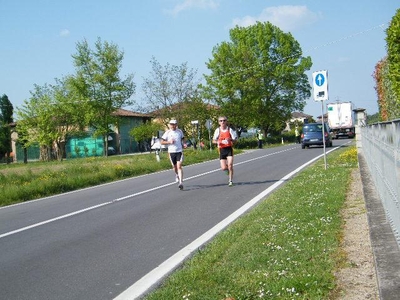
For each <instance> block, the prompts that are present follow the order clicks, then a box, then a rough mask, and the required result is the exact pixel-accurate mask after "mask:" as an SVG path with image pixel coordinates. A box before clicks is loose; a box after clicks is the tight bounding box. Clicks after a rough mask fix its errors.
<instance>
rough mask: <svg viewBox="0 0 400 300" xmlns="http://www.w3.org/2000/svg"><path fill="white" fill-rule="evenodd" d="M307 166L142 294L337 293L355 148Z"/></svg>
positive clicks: (169, 297)
mask: <svg viewBox="0 0 400 300" xmlns="http://www.w3.org/2000/svg"><path fill="white" fill-rule="evenodd" d="M328 158H329V159H328V169H327V170H325V169H324V165H323V161H321V160H320V161H318V162H316V163H315V164H314V165H312V166H311V167H309V168H307V169H306V170H304V171H303V172H301V173H300V174H299V175H297V176H296V177H295V178H293V179H292V180H290V181H289V182H288V183H287V184H285V186H284V187H282V188H280V189H278V190H277V191H276V192H275V193H273V194H272V195H271V196H269V197H268V198H267V199H265V200H264V201H263V202H262V203H261V204H259V205H258V206H257V207H256V208H255V209H253V210H252V211H251V212H249V213H248V214H246V215H245V216H243V217H242V218H240V219H239V220H237V221H236V222H235V223H234V224H232V225H231V226H230V227H229V228H228V229H226V230H225V231H223V232H222V233H221V234H220V235H218V236H217V237H216V238H215V239H214V240H213V241H212V242H211V243H209V244H208V245H206V246H205V247H204V249H200V250H199V251H198V253H196V254H195V255H194V256H193V258H192V259H190V260H188V261H187V262H185V263H184V264H183V266H182V268H180V269H179V270H178V271H176V272H175V273H173V275H171V276H170V277H169V278H168V279H167V280H166V281H165V282H164V283H163V285H162V286H161V287H160V288H159V289H157V290H155V291H153V293H151V294H149V295H148V296H147V298H146V299H157V300H163V299H165V300H173V299H199V300H200V299H201V300H207V299H210V300H211V299H212V300H219V299H226V298H229V297H231V298H232V299H235V300H245V299H246V300H247V299H335V297H336V296H337V293H338V290H337V287H336V283H335V277H334V272H335V270H336V269H337V268H339V267H340V265H341V264H343V257H342V256H343V253H342V251H341V249H340V240H341V234H342V231H341V226H342V220H341V216H340V210H341V208H342V206H343V203H344V201H345V197H346V190H347V188H348V186H349V182H350V178H351V177H350V175H351V171H352V170H353V169H354V168H356V167H357V151H356V149H355V147H350V148H347V149H341V150H338V151H335V152H334V153H331V154H330V155H329V156H328Z"/></svg>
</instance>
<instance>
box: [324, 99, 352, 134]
mask: <svg viewBox="0 0 400 300" xmlns="http://www.w3.org/2000/svg"><path fill="white" fill-rule="evenodd" d="M353 108H354V107H353V104H352V103H351V102H336V103H328V104H327V109H328V124H329V127H330V129H331V131H332V138H334V139H338V138H340V137H348V138H354V136H355V114H354V111H353Z"/></svg>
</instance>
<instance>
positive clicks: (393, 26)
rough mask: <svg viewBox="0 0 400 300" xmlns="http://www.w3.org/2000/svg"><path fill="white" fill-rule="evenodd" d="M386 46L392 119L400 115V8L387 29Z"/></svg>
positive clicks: (390, 116)
mask: <svg viewBox="0 0 400 300" xmlns="http://www.w3.org/2000/svg"><path fill="white" fill-rule="evenodd" d="M386 48H387V54H388V55H387V61H388V65H389V66H388V67H389V68H388V78H389V80H390V87H389V89H390V90H391V91H392V93H393V95H392V97H391V100H389V103H387V105H388V108H389V109H390V110H389V111H388V113H389V118H390V119H395V118H399V117H400V9H398V10H397V11H396V14H395V15H394V17H393V18H392V20H391V22H390V25H389V27H388V28H387V30H386Z"/></svg>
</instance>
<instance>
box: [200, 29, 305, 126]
mask: <svg viewBox="0 0 400 300" xmlns="http://www.w3.org/2000/svg"><path fill="white" fill-rule="evenodd" d="M230 39H231V41H230V42H223V43H221V44H220V45H217V46H216V47H214V49H213V52H212V55H213V58H212V59H210V60H209V62H208V63H207V66H208V68H209V69H210V70H211V74H210V75H205V78H206V81H207V84H208V86H207V87H206V88H205V95H207V97H209V98H210V99H214V100H215V102H216V104H218V105H219V106H221V112H222V113H224V114H226V115H228V116H229V118H230V121H231V122H232V123H233V124H236V125H240V126H257V127H260V128H263V129H264V130H266V131H268V130H269V129H270V128H274V129H276V128H278V127H281V126H283V125H284V122H285V121H286V120H288V119H289V118H290V116H291V113H292V112H293V111H295V110H300V111H301V110H303V108H304V106H305V100H306V99H307V98H309V97H310V96H311V93H310V90H311V86H310V84H309V81H308V77H307V75H306V74H305V72H306V71H308V70H310V68H311V66H312V62H311V58H310V57H303V56H302V50H301V48H300V45H299V43H298V42H297V41H296V40H295V39H294V38H293V36H292V35H291V34H290V33H284V32H283V31H281V30H280V29H279V28H278V27H276V26H274V25H272V24H271V23H269V22H266V23H261V22H257V23H256V24H255V25H253V26H249V27H238V26H236V27H235V28H233V29H231V30H230Z"/></svg>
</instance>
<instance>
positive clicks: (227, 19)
mask: <svg viewBox="0 0 400 300" xmlns="http://www.w3.org/2000/svg"><path fill="white" fill-rule="evenodd" d="M399 8H400V3H399V1H398V0H363V1H348V0H346V1H344V0H335V1H315V0H309V1H307V0H303V1H295V0H287V1H286V2H284V1H282V0H276V1H274V0H114V1H105V0H96V1H94V0H68V1H67V0H64V1H62V0H58V1H55V0H35V1H32V0H0V13H1V17H0V42H1V46H0V95H3V94H6V95H7V96H8V98H9V100H10V101H11V103H12V104H13V106H14V110H15V109H16V108H18V107H21V106H22V105H23V103H24V100H29V98H30V96H31V94H30V91H33V89H34V85H35V84H36V85H39V86H43V85H45V84H54V83H55V78H63V77H64V76H66V75H72V74H74V73H75V68H74V66H73V59H72V55H73V54H75V53H76V45H77V43H80V42H82V41H84V40H86V41H87V42H88V43H89V46H90V47H91V48H92V49H94V44H95V42H96V41H97V39H98V38H100V39H101V40H102V41H107V42H111V43H114V44H116V45H117V46H118V47H119V49H120V50H121V51H123V52H124V59H123V62H122V70H121V75H122V77H125V76H126V75H128V74H134V82H135V84H136V93H135V95H134V96H133V100H135V101H136V102H137V103H138V104H141V105H143V98H144V96H143V92H142V82H143V78H149V77H150V73H151V63H150V61H151V59H152V57H154V58H155V59H156V60H157V61H158V62H159V63H160V64H161V65H162V66H165V65H166V64H170V65H174V66H180V65H182V64H183V63H187V66H188V68H190V69H194V70H196V71H197V76H198V79H199V80H203V74H209V70H208V68H207V66H206V63H207V62H208V60H209V59H211V58H212V50H213V48H214V47H215V46H218V45H219V44H221V43H222V42H225V41H230V36H229V30H230V29H232V28H233V27H235V26H236V25H239V26H250V25H253V24H255V23H256V22H257V21H260V22H266V21H269V22H271V23H272V24H273V25H276V26H278V27H279V28H280V29H281V30H282V31H284V32H290V33H291V34H292V35H293V37H294V38H295V39H296V40H297V41H298V42H299V43H300V47H301V48H302V50H303V55H304V56H310V57H311V59H312V61H313V66H312V67H311V69H310V71H309V72H307V75H308V77H309V82H310V85H311V86H314V83H313V80H312V73H313V72H318V71H321V70H326V71H327V73H328V90H329V98H328V100H327V101H324V102H321V101H314V99H313V93H312V91H311V95H312V96H311V98H310V99H307V100H306V103H307V104H306V106H305V109H304V111H303V112H304V113H306V114H309V115H312V116H314V118H316V117H317V116H320V115H321V113H322V111H324V112H326V104H327V103H331V102H336V101H340V102H348V101H351V102H352V103H353V104H354V106H355V107H356V108H364V109H366V111H367V113H368V114H369V115H371V114H374V113H376V112H378V105H377V95H376V91H375V82H374V79H373V77H372V74H373V72H374V69H375V65H376V64H377V63H378V62H379V61H380V60H381V59H382V58H384V57H385V55H386V41H385V38H386V29H387V27H388V26H389V23H390V21H391V20H392V18H393V16H394V15H395V14H396V10H397V9H399ZM203 82H204V80H203Z"/></svg>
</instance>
